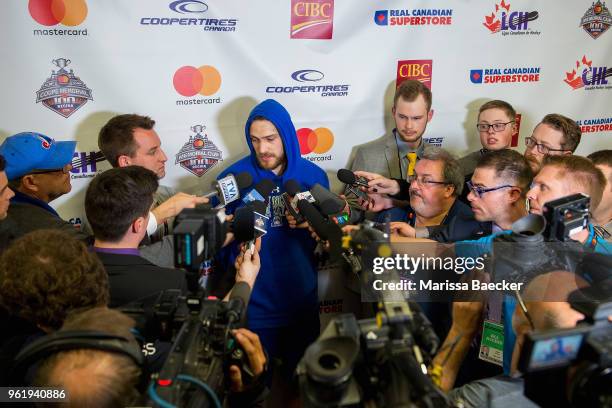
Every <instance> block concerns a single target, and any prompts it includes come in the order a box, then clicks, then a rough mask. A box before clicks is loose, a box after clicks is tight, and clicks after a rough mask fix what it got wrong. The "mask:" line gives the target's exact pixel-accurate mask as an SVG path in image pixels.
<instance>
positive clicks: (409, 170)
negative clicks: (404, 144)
mask: <svg viewBox="0 0 612 408" xmlns="http://www.w3.org/2000/svg"><path fill="white" fill-rule="evenodd" d="M406 158H407V159H408V166H407V167H406V178H408V177H410V176H412V175H413V174H414V165H415V164H416V161H417V154H416V152H409V153H408V154H406Z"/></svg>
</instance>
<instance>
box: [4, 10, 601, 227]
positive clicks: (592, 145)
mask: <svg viewBox="0 0 612 408" xmlns="http://www.w3.org/2000/svg"><path fill="white" fill-rule="evenodd" d="M611 7H612V5H611ZM0 10H1V12H0V25H1V26H2V27H3V30H2V32H3V35H2V36H0V45H1V49H2V50H3V64H2V66H1V68H0V70H1V72H2V78H3V79H4V86H3V98H2V109H0V115H1V120H0V138H1V139H4V138H5V137H6V136H9V135H11V134H14V133H18V132H21V131H27V130H34V131H39V132H42V133H44V134H47V135H49V136H52V137H54V138H56V139H58V140H69V139H72V140H77V141H78V145H77V150H78V152H84V153H85V154H88V152H92V151H95V150H97V134H98V131H99V130H100V128H101V126H102V125H103V124H104V123H105V122H106V121H107V120H108V119H109V118H111V117H112V116H114V115H116V114H119V113H140V114H146V115H149V116H151V117H152V118H153V119H155V120H156V121H157V125H156V130H157V132H158V133H159V135H160V137H161V139H162V143H163V149H164V150H165V152H166V154H167V155H168V163H167V175H166V177H165V179H164V180H163V184H166V185H171V186H175V187H178V188H180V189H184V190H187V191H197V190H200V191H201V190H204V189H206V187H207V186H209V185H210V181H211V180H212V179H213V178H214V177H215V176H216V175H217V174H218V173H219V172H220V171H221V170H222V169H223V168H225V167H226V166H227V165H229V164H231V163H232V162H234V161H235V160H236V159H238V158H239V157H241V156H243V155H244V154H246V153H247V147H246V143H245V139H244V130H243V126H244V121H245V119H246V117H247V115H248V112H249V111H250V109H251V108H252V107H253V106H254V105H255V104H257V103H258V102H260V101H261V100H263V99H265V98H268V97H272V98H275V99H277V100H278V101H280V102H281V103H282V104H284V105H285V106H286V107H287V109H288V110H289V112H290V113H291V114H292V117H293V120H294V122H295V125H296V128H311V129H316V128H326V129H328V131H325V130H323V131H317V132H316V133H317V134H318V135H319V136H318V137H319V145H318V146H311V147H315V149H316V150H319V153H310V154H307V155H305V157H307V158H311V159H314V160H318V161H317V163H318V164H319V165H320V166H321V167H323V168H324V169H325V170H327V171H328V173H329V175H330V180H331V181H332V183H334V185H335V187H336V188H338V187H339V186H338V183H337V180H336V178H335V172H336V171H337V169H339V168H342V167H345V166H346V165H347V164H348V161H349V158H350V154H351V150H352V147H353V146H355V145H357V144H360V143H363V142H366V141H369V140H372V139H374V138H377V137H380V136H382V135H383V134H385V133H386V132H388V131H389V130H390V129H391V128H392V119H391V118H390V105H391V103H392V95H393V91H394V89H395V81H396V77H397V71H398V61H414V60H417V61H421V62H417V63H415V64H416V66H418V67H420V71H424V73H425V75H424V78H421V79H424V80H426V81H429V82H430V83H431V88H432V91H433V95H434V102H433V109H434V110H435V114H434V117H433V120H432V122H431V123H430V125H429V126H428V129H427V132H426V138H433V139H435V141H437V142H441V144H442V146H443V147H445V148H448V149H449V150H451V151H453V152H455V153H457V154H459V155H462V154H464V153H467V152H470V151H473V150H476V149H478V148H479V141H478V137H477V134H476V132H475V122H476V112H477V109H478V106H479V105H480V104H482V103H483V102H484V101H486V100H488V99H492V98H495V99H504V100H507V101H509V102H510V103H511V104H512V105H514V107H515V108H516V110H517V112H519V113H520V114H521V115H522V116H521V126H520V137H519V141H518V145H517V146H516V148H517V149H518V150H520V151H523V149H524V138H525V137H526V136H529V135H530V132H531V130H532V129H533V126H534V124H536V123H537V122H538V121H539V120H540V119H541V118H542V117H543V116H544V115H545V114H547V113H551V112H557V113H562V114H565V115H568V116H570V117H572V118H574V119H576V120H577V121H580V122H581V124H586V123H587V122H593V121H594V122H601V123H603V124H604V125H603V126H599V127H598V128H595V129H589V130H596V131H590V132H585V133H584V135H583V140H582V142H581V144H580V147H579V149H578V153H579V154H588V153H590V152H592V151H595V150H599V149H602V148H610V146H611V144H610V136H611V135H612V133H611V131H612V124H610V123H611V122H612V76H611V77H607V81H608V82H609V84H606V83H605V82H606V78H605V75H599V74H598V73H601V72H604V73H605V72H607V69H610V73H611V74H612V30H609V31H610V32H606V31H604V29H606V28H607V27H609V25H610V24H611V23H612V21H611V20H612V19H611V18H610V14H609V11H608V9H607V8H606V7H605V5H602V4H596V5H593V3H592V0H575V1H571V2H562V4H561V3H560V2H558V1H552V0H545V1H544V0H543V1H537V2H534V1H527V0H511V1H509V2H505V0H504V1H503V2H495V1H490V0H478V1H476V0H474V1H471V0H462V1H457V0H437V1H417V0H412V1H405V0H403V1H399V0H385V1H381V0H359V1H355V0H335V1H334V0H285V1H280V0H268V1H246V0H231V1H228V0H224V1H223V0H129V1H128V0H125V1H119V0H114V1H111V0H30V1H29V2H28V1H26V0H3V1H2V2H1V3H0ZM496 10H497V11H496ZM589 10H590V11H589ZM587 12H589V13H590V14H589V13H587ZM585 14H586V16H585ZM440 16H442V17H443V18H440ZM487 16H488V17H489V20H488V21H487V19H486V17H487ZM583 17H584V19H583ZM398 21H400V22H406V23H408V25H396V24H394V23H396V22H398ZM441 21H443V22H444V23H446V24H439V23H440V22H441ZM521 21H522V23H521ZM524 21H527V22H526V23H525V22H524ZM486 22H487V23H490V24H489V25H490V26H491V27H492V28H491V29H489V28H487V26H486V25H485V23H486ZM416 23H420V24H419V25H414V24H416ZM448 23H450V24H448ZM517 23H518V24H517ZM582 23H585V24H586V29H585V28H583V26H582ZM496 24H497V25H496ZM496 28H499V30H498V31H495V30H496ZM217 30H219V31H217ZM589 31H590V33H589ZM292 36H293V37H307V38H291V37H292ZM313 37H319V38H313ZM330 37H331V38H330ZM583 57H585V59H584V62H580V61H582V59H583ZM66 60H70V62H69V63H67V61H66ZM429 60H431V67H432V69H431V70H429V69H428V68H427V66H426V64H428V62H423V61H429ZM53 61H55V62H53ZM408 64H410V63H408ZM400 65H402V64H400ZM206 66H210V67H213V68H214V69H213V68H201V70H200V71H202V72H204V76H203V77H202V76H200V74H196V75H195V76H193V78H191V77H189V76H188V75H189V73H190V72H191V71H196V72H197V70H196V69H197V68H200V67H206ZM182 67H193V68H182ZM606 67H610V68H606ZM181 68H182V69H181ZM514 68H520V69H526V70H528V71H531V72H539V75H538V76H537V77H535V75H532V77H531V79H534V78H535V79H537V80H536V81H531V82H501V83H500V82H498V83H484V81H487V77H489V76H488V75H487V74H491V73H492V74H493V77H494V78H499V76H496V73H495V72H487V71H486V70H496V69H497V70H499V71H500V72H499V73H500V74H501V75H502V76H503V75H504V74H505V70H507V69H514ZM61 69H63V70H61ZM180 69H181V70H180ZM71 70H72V74H71V73H70V71H71ZM179 70H180V71H179ZM474 70H475V71H474ZM478 70H482V72H480V71H478ZM572 70H576V76H575V77H572V78H571V79H575V81H576V82H573V85H574V86H577V88H576V89H573V88H572V86H570V85H569V84H568V83H566V82H565V81H564V80H565V79H566V78H567V77H566V73H567V72H569V73H570V75H571V72H572ZM585 70H586V71H585ZM52 71H53V72H54V73H55V75H56V76H55V77H52ZM177 71H179V74H177V75H178V76H180V74H181V73H186V75H187V77H186V78H183V80H179V79H177V81H178V82H177V83H178V85H177V86H176V87H175V82H176V81H174V79H175V73H176V72H177ZM300 71H301V72H300ZM411 71H412V73H415V72H416V70H414V69H412V70H411ZM215 72H217V73H218V78H215V75H214V73H215ZM406 72H407V68H406V67H404V68H402V73H406ZM583 72H585V78H586V82H587V83H590V82H592V81H593V77H595V82H598V83H596V84H590V85H586V86H581V85H583V82H582V79H581V76H582V73H583ZM478 74H480V76H479V75H478ZM483 75H484V81H483V83H478V82H479V80H478V79H483ZM598 75H599V76H598ZM422 76H423V75H422ZM76 78H79V79H80V81H82V82H81V83H79V81H78V79H76ZM502 78H503V77H502ZM602 78H603V79H602ZM49 79H50V80H49ZM185 79H186V80H187V82H185ZM510 79H511V78H510ZM519 79H521V78H519ZM527 79H529V77H527ZM598 79H599V80H598ZM47 80H49V81H47ZM219 80H220V82H219ZM43 84H45V86H44V87H43ZM326 86H327V89H328V90H325V89H326V88H325V87H326ZM299 87H306V88H299ZM308 87H315V88H308ZM316 87H323V88H318V89H319V90H318V91H317V88H316ZM330 87H331V88H330ZM177 88H178V90H177ZM217 88H218V89H217ZM200 89H202V93H203V94H198V93H197V92H198V90H200ZM322 89H323V90H324V91H321V90H322ZM179 90H181V91H182V92H183V93H186V92H187V93H188V92H189V91H193V93H195V96H183V95H181V94H180V93H179ZM269 90H271V91H273V92H268V91H269ZM277 90H280V91H282V92H281V93H278V92H274V91H277ZM330 90H331V91H330ZM39 91H40V94H41V98H40V99H41V100H40V101H39V102H37V92H39ZM286 91H289V92H286ZM330 92H332V93H338V94H337V95H332V96H322V93H330ZM204 94H206V95H204ZM49 97H51V99H48V98H49ZM45 100H47V103H49V104H50V106H51V107H54V108H56V110H57V111H59V112H57V111H55V110H52V109H51V108H49V107H47V106H45V105H44V103H45ZM190 100H193V101H195V102H197V101H199V100H200V101H201V103H200V104H197V103H196V104H188V105H183V104H180V103H189V102H184V101H190ZM83 102H85V103H83ZM62 109H63V110H62ZM65 116H66V117H65ZM606 123H607V125H606ZM197 125H203V126H205V127H206V128H205V130H203V131H202V132H200V134H201V135H204V134H206V135H207V138H208V140H209V141H210V142H212V143H213V144H214V146H216V148H218V150H219V151H220V152H221V156H222V158H223V160H222V161H220V162H218V163H217V164H216V165H214V166H212V167H211V168H210V169H208V171H206V172H205V173H204V174H203V175H202V176H201V177H197V176H196V175H194V174H192V173H190V172H189V171H188V170H186V169H184V168H182V167H181V166H180V164H176V163H175V162H176V155H177V153H179V151H180V150H181V148H182V147H183V145H185V143H187V142H189V140H190V137H192V136H194V135H195V133H194V132H193V131H192V129H191V128H192V127H194V126H197ZM197 129H198V130H199V128H197ZM306 133H308V132H307V131H306ZM330 133H331V135H333V143H330V142H331V139H330V136H329V135H330ZM315 138H316V136H315ZM315 141H316V140H315ZM326 142H327V143H326ZM194 151H195V150H193V149H191V152H194ZM196 156H197V154H196ZM200 164H202V163H201V162H200ZM105 168H108V163H106V162H104V163H99V164H98V166H97V167H96V168H95V169H92V168H87V169H85V170H84V169H75V170H74V173H73V174H72V177H73V191H72V192H71V193H70V194H69V195H67V196H65V197H62V198H60V199H58V200H57V201H56V202H54V203H53V205H54V206H55V207H56V208H58V210H59V212H60V214H61V215H62V216H63V217H64V218H65V219H71V220H73V221H75V222H77V223H78V222H79V221H80V220H83V219H84V214H83V209H82V202H83V197H84V190H85V188H86V186H87V183H88V181H89V180H90V178H91V176H93V175H94V174H95V172H96V171H100V170H103V169H105Z"/></svg>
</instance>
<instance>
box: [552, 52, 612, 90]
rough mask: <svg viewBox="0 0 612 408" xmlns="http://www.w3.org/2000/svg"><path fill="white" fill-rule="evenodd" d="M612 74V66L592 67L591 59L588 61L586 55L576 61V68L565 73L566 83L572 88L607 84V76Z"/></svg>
mask: <svg viewBox="0 0 612 408" xmlns="http://www.w3.org/2000/svg"><path fill="white" fill-rule="evenodd" d="M611 76H612V68H608V67H594V66H593V61H592V60H591V61H589V60H588V59H587V58H586V55H583V56H582V59H581V60H580V61H576V68H574V69H573V70H572V71H571V72H566V73H565V79H564V80H563V81H564V82H565V83H566V84H568V85H569V86H571V87H572V88H573V89H578V88H582V87H585V86H594V85H608V79H607V78H608V77H611Z"/></svg>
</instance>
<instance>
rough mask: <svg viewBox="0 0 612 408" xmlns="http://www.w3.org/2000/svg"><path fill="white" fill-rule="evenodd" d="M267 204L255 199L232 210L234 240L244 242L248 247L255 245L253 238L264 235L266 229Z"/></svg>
mask: <svg viewBox="0 0 612 408" xmlns="http://www.w3.org/2000/svg"><path fill="white" fill-rule="evenodd" d="M266 208H267V205H266V203H264V202H263V201H259V200H255V201H252V202H250V203H248V204H247V205H245V206H243V207H240V208H237V209H236V211H235V212H234V221H233V232H234V239H235V240H236V242H246V243H247V245H248V246H249V247H252V246H253V245H255V240H256V239H257V238H259V237H261V236H264V235H265V234H266V233H267V232H268V231H267V224H268V217H266Z"/></svg>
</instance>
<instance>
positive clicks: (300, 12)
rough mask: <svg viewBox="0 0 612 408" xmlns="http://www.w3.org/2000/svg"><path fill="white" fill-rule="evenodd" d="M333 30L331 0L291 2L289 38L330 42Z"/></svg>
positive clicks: (296, 0) (293, 0)
mask: <svg viewBox="0 0 612 408" xmlns="http://www.w3.org/2000/svg"><path fill="white" fill-rule="evenodd" d="M333 29H334V1H333V0H309V1H303V0H291V38H300V39H304V38H306V39H318V40H330V39H331V38H332V34H333Z"/></svg>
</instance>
